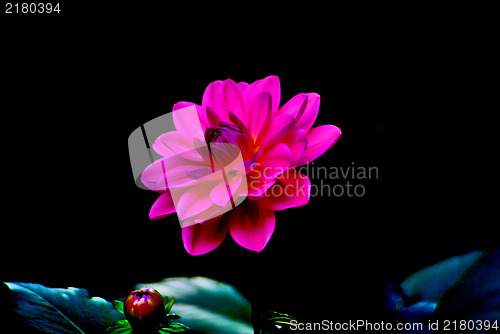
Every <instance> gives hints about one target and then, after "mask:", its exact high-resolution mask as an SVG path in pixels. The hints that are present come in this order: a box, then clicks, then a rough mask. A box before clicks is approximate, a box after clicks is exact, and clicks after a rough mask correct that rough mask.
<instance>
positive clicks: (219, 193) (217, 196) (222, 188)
mask: <svg viewBox="0 0 500 334" xmlns="http://www.w3.org/2000/svg"><path fill="white" fill-rule="evenodd" d="M227 186H228V185H227V184H226V183H225V182H219V183H218V184H217V185H216V186H215V187H214V188H213V189H212V191H210V199H211V200H212V202H213V203H215V204H217V205H218V206H221V207H223V208H224V207H226V206H227V205H228V204H230V201H229V192H228V189H227Z"/></svg>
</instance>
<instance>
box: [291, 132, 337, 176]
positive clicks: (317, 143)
mask: <svg viewBox="0 0 500 334" xmlns="http://www.w3.org/2000/svg"><path fill="white" fill-rule="evenodd" d="M341 133H342V132H341V131H340V129H339V128H338V127H336V126H334V125H321V126H318V127H315V128H312V129H311V130H309V132H308V133H307V141H308V143H307V147H306V149H305V151H304V153H303V154H302V157H301V158H300V160H299V161H298V162H297V166H302V165H305V164H307V163H309V162H311V161H313V160H314V159H316V158H317V157H319V156H320V155H322V154H323V153H325V152H326V151H327V150H328V149H329V148H330V147H332V146H333V144H335V142H336V141H337V140H338V139H339V137H340V135H341Z"/></svg>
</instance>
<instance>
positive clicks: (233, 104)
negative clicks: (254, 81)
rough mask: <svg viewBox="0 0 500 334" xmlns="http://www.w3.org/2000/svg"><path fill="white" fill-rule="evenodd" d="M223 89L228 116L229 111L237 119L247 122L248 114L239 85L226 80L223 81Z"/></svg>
mask: <svg viewBox="0 0 500 334" xmlns="http://www.w3.org/2000/svg"><path fill="white" fill-rule="evenodd" d="M224 89H225V97H226V107H227V111H228V116H229V111H231V112H232V113H233V114H234V115H236V117H238V118H239V119H241V120H244V121H247V120H248V113H247V110H246V105H245V102H244V100H243V94H242V92H241V88H240V87H239V85H237V84H236V83H235V82H234V81H233V80H231V79H227V80H226V81H225V86H224Z"/></svg>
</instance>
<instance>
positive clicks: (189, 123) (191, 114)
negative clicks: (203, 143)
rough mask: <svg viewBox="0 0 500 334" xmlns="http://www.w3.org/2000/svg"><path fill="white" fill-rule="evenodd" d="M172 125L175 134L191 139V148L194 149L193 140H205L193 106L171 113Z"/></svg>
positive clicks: (196, 111)
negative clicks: (175, 131)
mask: <svg viewBox="0 0 500 334" xmlns="http://www.w3.org/2000/svg"><path fill="white" fill-rule="evenodd" d="M172 114H173V120H174V125H175V128H176V130H177V133H180V134H182V135H183V136H185V137H187V138H191V140H190V141H191V148H192V149H194V148H195V147H194V145H193V138H197V139H199V140H205V132H204V129H202V126H201V123H200V118H199V116H198V110H197V108H195V106H194V105H192V106H188V107H186V108H181V109H175V110H174V111H173V112H172Z"/></svg>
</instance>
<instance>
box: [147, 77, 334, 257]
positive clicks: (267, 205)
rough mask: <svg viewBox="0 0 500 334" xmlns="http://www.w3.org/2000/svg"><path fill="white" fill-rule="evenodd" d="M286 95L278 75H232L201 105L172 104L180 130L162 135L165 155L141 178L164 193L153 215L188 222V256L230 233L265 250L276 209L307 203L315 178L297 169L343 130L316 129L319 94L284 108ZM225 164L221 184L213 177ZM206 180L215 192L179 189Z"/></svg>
mask: <svg viewBox="0 0 500 334" xmlns="http://www.w3.org/2000/svg"><path fill="white" fill-rule="evenodd" d="M280 95H281V88H280V82H279V79H278V77H277V76H269V77H267V78H264V79H262V80H258V81H255V82H254V83H252V84H248V83H246V82H239V83H236V82H234V81H233V80H231V79H227V80H225V81H215V82H212V83H211V84H210V85H208V87H207V89H206V90H205V93H204V94H203V99H202V103H201V105H197V104H194V103H191V102H178V103H176V104H175V105H174V107H173V121H174V124H175V127H176V131H173V132H168V133H165V134H163V135H161V136H159V137H158V138H157V139H156V141H155V143H154V145H153V149H154V150H155V151H156V153H158V154H160V155H161V156H162V157H163V158H162V159H160V160H157V161H155V162H154V163H152V164H151V165H149V166H148V167H147V168H146V169H145V170H144V172H143V174H142V176H141V180H142V182H143V183H144V184H145V185H146V186H147V187H148V188H150V189H152V190H155V191H158V192H161V195H160V197H159V198H158V199H157V200H156V202H155V203H154V204H153V206H152V207H151V211H150V213H149V216H150V218H151V219H159V218H163V217H166V216H168V215H170V214H172V213H174V212H177V215H178V216H179V219H180V220H181V219H182V220H184V221H189V222H190V223H189V224H185V225H183V228H182V239H183V242H184V247H185V248H186V250H187V252H188V253H189V254H191V255H200V254H204V253H207V252H210V251H212V250H214V249H215V248H217V247H218V246H219V245H220V244H221V242H222V241H223V240H224V238H225V237H226V235H227V233H228V231H229V233H230V234H231V236H232V238H233V239H234V240H235V241H236V242H237V243H238V244H239V245H241V246H243V247H245V248H247V249H250V250H253V251H256V252H260V251H262V250H263V249H264V247H265V246H266V244H267V243H268V241H269V239H270V238H271V235H272V234H273V231H274V227H275V214H274V211H279V210H284V209H288V208H293V207H299V206H303V205H305V204H307V203H308V201H309V195H310V187H311V183H310V180H309V179H308V178H307V176H305V175H303V174H301V173H299V172H297V171H296V170H295V169H294V168H295V167H299V166H302V165H305V164H307V163H309V162H311V161H313V160H314V159H316V158H317V157H319V156H320V155H322V154H323V153H324V152H325V151H327V150H328V149H329V148H330V147H332V145H333V144H335V142H336V141H337V140H338V138H339V136H340V134H341V131H340V129H339V128H337V127H336V126H333V125H320V126H317V127H312V126H313V124H314V122H315V120H316V117H317V115H318V111H319V104H320V97H319V95H318V94H316V93H308V94H305V93H300V94H298V95H296V96H294V97H293V98H292V99H290V100H289V101H288V102H287V103H285V104H284V105H282V106H281V108H280ZM186 110H188V111H189V110H191V111H192V114H193V115H194V117H192V116H193V115H192V116H188V117H186V116H183V115H189V112H184V113H181V111H186ZM207 148H208V149H207ZM221 168H222V169H224V171H225V172H224V175H223V176H224V177H223V179H224V180H223V182H221V178H220V177H216V176H213V175H214V174H213V172H214V171H215V170H217V169H221ZM166 173H168V175H169V177H168V178H167V179H166V178H165V175H166ZM200 180H202V183H203V184H204V185H206V186H209V189H210V191H208V192H206V191H193V190H192V189H191V188H190V189H191V190H188V191H186V190H183V192H182V193H181V194H180V195H178V194H177V192H178V191H179V190H178V189H180V188H181V187H180V185H182V187H184V188H183V189H185V188H186V184H194V183H195V182H196V181H200ZM200 182H201V181H200ZM160 184H162V185H163V186H159V185H160ZM162 187H163V188H162ZM205 189H206V188H205ZM174 194H175V195H174ZM173 197H174V199H175V200H174V199H173Z"/></svg>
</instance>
